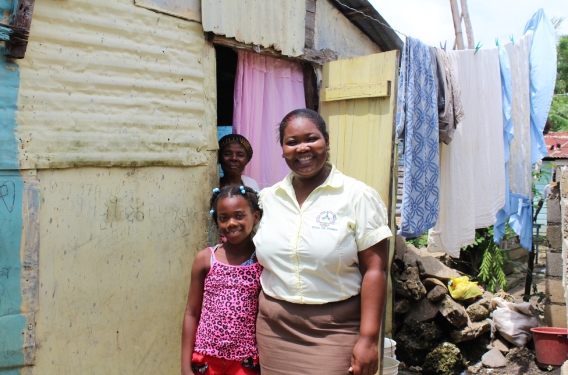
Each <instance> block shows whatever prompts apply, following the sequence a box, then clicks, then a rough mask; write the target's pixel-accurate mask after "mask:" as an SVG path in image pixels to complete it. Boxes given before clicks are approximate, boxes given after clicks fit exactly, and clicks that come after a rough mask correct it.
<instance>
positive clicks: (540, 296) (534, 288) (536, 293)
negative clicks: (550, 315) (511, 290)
mask: <svg viewBox="0 0 568 375" xmlns="http://www.w3.org/2000/svg"><path fill="white" fill-rule="evenodd" d="M521 296H522V297H523V301H525V302H528V301H529V300H530V299H531V298H533V297H538V300H537V301H536V305H537V308H536V309H535V311H536V312H537V314H538V315H544V311H542V310H541V309H540V308H538V306H539V304H540V303H541V302H542V301H544V299H545V298H546V294H545V293H544V292H539V291H538V288H537V286H536V284H534V283H533V284H532V293H531V294H521Z"/></svg>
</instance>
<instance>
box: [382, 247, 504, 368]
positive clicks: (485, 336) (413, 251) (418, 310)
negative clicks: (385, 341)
mask: <svg viewBox="0 0 568 375" xmlns="http://www.w3.org/2000/svg"><path fill="white" fill-rule="evenodd" d="M444 256H445V254H442V253H440V254H432V253H428V251H427V250H426V249H425V248H424V249H417V248H416V247H414V246H413V245H411V244H408V245H407V244H406V242H405V240H404V238H402V237H400V236H397V240H396V254H395V260H394V263H393V276H394V289H395V305H394V322H393V323H394V324H393V331H394V332H393V333H394V340H395V341H396V343H397V351H396V356H397V359H399V360H400V361H402V362H404V364H405V365H406V366H408V367H409V369H411V370H417V371H420V372H421V373H423V374H460V373H461V372H462V371H463V370H464V369H465V367H466V366H467V364H468V363H477V362H478V361H479V360H480V359H481V356H482V355H483V354H484V353H486V352H487V350H488V347H491V340H490V330H491V320H490V319H489V315H490V305H491V299H492V298H493V295H492V294H491V293H489V292H484V293H483V295H482V296H480V297H478V298H476V299H474V300H470V301H456V300H454V299H453V298H452V297H451V296H450V294H449V292H448V288H447V286H446V285H447V283H448V281H449V280H450V279H451V278H455V277H459V276H462V275H460V273H459V272H458V271H456V270H455V269H452V268H450V267H448V266H446V265H445V264H444V263H443V262H442V261H440V259H441V258H443V257H444ZM502 349H504V350H508V349H507V347H504V348H502Z"/></svg>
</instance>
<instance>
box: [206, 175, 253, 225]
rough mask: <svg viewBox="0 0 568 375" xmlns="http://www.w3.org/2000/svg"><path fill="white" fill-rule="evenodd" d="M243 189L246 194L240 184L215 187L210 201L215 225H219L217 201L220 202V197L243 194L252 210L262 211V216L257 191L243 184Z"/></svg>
mask: <svg viewBox="0 0 568 375" xmlns="http://www.w3.org/2000/svg"><path fill="white" fill-rule="evenodd" d="M243 190H244V192H245V193H244V194H243V193H242V191H241V187H240V186H239V185H227V186H225V187H223V188H221V189H215V191H214V192H213V196H211V201H210V203H209V204H210V209H211V216H212V217H213V221H214V222H215V225H217V203H218V202H219V199H222V198H230V197H234V196H241V197H243V198H244V199H246V200H247V202H248V203H249V205H250V208H251V210H252V212H256V211H258V212H260V217H261V218H262V208H260V205H259V203H258V194H257V192H256V191H254V190H253V189H251V188H249V187H248V186H243Z"/></svg>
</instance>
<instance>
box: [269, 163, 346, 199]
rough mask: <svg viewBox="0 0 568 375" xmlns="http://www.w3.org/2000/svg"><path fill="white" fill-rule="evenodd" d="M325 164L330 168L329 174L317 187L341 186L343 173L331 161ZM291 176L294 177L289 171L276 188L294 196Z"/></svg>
mask: <svg viewBox="0 0 568 375" xmlns="http://www.w3.org/2000/svg"><path fill="white" fill-rule="evenodd" d="M325 164H326V166H327V167H328V168H330V169H331V172H330V173H329V176H327V178H326V179H325V181H324V182H323V184H321V185H320V186H318V188H325V187H327V186H329V187H331V188H340V187H342V186H343V177H344V175H343V173H341V171H339V170H338V169H337V168H336V167H335V165H334V164H333V163H331V162H329V161H328V162H326V163H325ZM293 178H294V173H293V172H290V173H288V175H287V176H286V177H285V178H284V180H282V182H280V184H279V185H278V189H283V190H284V191H286V192H287V193H288V195H290V196H291V197H294V196H296V194H295V193H294V188H293V187H292V179H293Z"/></svg>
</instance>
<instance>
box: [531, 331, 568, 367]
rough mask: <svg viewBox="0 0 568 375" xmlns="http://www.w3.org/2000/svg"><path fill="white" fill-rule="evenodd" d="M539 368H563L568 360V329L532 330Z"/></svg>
mask: <svg viewBox="0 0 568 375" xmlns="http://www.w3.org/2000/svg"><path fill="white" fill-rule="evenodd" d="M531 332H532V333H533V338H534V348H535V351H536V363H537V365H538V366H539V367H547V366H562V365H563V364H564V361H566V360H568V328H556V327H538V328H531Z"/></svg>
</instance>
